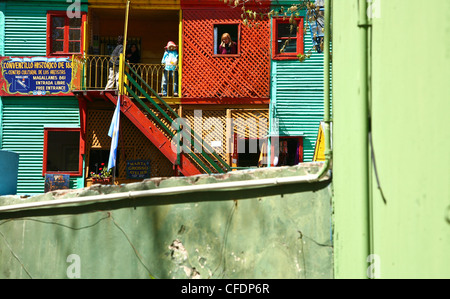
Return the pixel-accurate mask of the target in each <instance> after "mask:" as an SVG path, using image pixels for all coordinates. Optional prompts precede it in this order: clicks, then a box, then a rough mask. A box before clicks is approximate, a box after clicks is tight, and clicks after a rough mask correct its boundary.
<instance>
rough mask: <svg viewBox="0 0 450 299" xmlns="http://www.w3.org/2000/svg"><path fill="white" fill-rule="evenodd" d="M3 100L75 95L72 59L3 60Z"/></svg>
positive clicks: (0, 64) (0, 65) (0, 86)
mask: <svg viewBox="0 0 450 299" xmlns="http://www.w3.org/2000/svg"><path fill="white" fill-rule="evenodd" d="M0 71H1V72H0V74H1V75H0V96H61V95H72V93H71V92H70V82H71V80H72V62H71V60H70V59H69V58H68V57H0Z"/></svg>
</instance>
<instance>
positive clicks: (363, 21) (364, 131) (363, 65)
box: [355, 0, 373, 277]
mask: <svg viewBox="0 0 450 299" xmlns="http://www.w3.org/2000/svg"><path fill="white" fill-rule="evenodd" d="M358 8H359V21H358V27H359V35H358V42H359V49H360V51H361V55H360V61H359V62H358V64H359V68H360V69H359V70H360V73H361V78H360V80H359V82H358V83H359V88H360V91H361V92H360V99H359V106H358V107H356V108H355V110H358V111H359V115H360V130H359V131H358V132H359V133H360V135H359V136H356V138H358V140H359V141H360V142H361V144H362V145H363V146H362V147H361V149H360V150H361V152H360V153H358V158H357V159H359V160H358V161H356V162H357V163H361V179H360V180H359V183H360V184H361V185H362V186H361V188H362V189H361V190H362V192H361V196H362V197H364V198H361V200H362V203H363V205H364V206H363V207H362V208H363V209H365V211H366V215H361V219H362V220H361V225H362V226H363V227H365V228H364V229H365V235H366V241H365V242H364V243H363V244H361V250H362V252H363V254H365V255H366V257H367V258H369V257H370V254H371V252H372V250H373V243H372V237H373V233H372V225H371V218H372V217H371V214H372V210H371V208H372V203H371V197H370V191H369V164H370V161H369V138H368V134H369V85H368V74H369V72H368V70H369V51H368V49H369V28H370V26H371V25H370V23H369V18H368V15H367V9H368V4H367V0H358ZM365 262H369V260H366V261H365ZM367 267H368V264H365V263H363V264H362V268H361V270H363V271H364V270H366V269H367ZM364 272H365V273H364ZM364 272H363V275H364V274H366V275H367V271H364ZM366 277H367V276H366Z"/></svg>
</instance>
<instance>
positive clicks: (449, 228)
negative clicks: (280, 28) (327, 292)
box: [333, 0, 450, 278]
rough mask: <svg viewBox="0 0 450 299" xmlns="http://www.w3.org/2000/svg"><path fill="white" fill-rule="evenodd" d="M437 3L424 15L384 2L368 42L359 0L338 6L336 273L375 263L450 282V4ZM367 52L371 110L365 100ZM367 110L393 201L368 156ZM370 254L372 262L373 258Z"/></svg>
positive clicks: (363, 272)
mask: <svg viewBox="0 0 450 299" xmlns="http://www.w3.org/2000/svg"><path fill="white" fill-rule="evenodd" d="M334 2H335V3H336V2H337V1H334ZM361 2H365V1H361ZM433 5H434V7H436V8H437V9H436V10H434V13H433V17H432V18H424V16H425V15H424V10H425V9H426V7H425V6H426V5H425V4H424V3H423V1H420V0H408V1H406V0H402V1H388V0H379V1H377V2H376V6H374V7H373V8H374V9H378V11H375V14H374V16H375V17H374V18H373V19H372V20H371V22H372V29H369V30H368V32H369V34H371V35H372V37H371V43H370V42H369V46H368V47H367V48H365V47H364V45H363V41H362V39H361V32H362V31H363V27H358V24H363V22H361V20H359V18H358V10H357V9H358V1H356V0H351V1H350V0H349V1H339V5H336V4H335V5H334V11H333V20H334V24H333V33H334V34H333V46H334V47H333V48H334V51H333V71H334V72H333V99H334V103H335V105H334V111H333V119H334V122H333V150H334V154H333V157H334V160H333V187H334V198H333V202H334V212H335V227H334V231H335V235H334V239H335V274H336V277H337V278H348V277H358V278H366V277H367V269H368V267H372V268H370V269H372V270H373V269H375V270H376V271H375V273H377V274H379V276H378V277H380V278H450V260H449V259H448V253H449V252H450V212H449V211H450V201H449V199H450V187H449V182H450V172H449V166H450V158H449V155H448V150H447V149H448V147H449V145H450V138H449V137H450V133H449V131H448V130H447V128H448V124H447V119H448V116H447V114H448V111H449V108H450V103H449V101H448V94H449V93H450V85H449V84H448V78H450V69H449V68H448V66H449V65H450V18H449V17H450V2H448V1H446V0H438V1H435V2H433ZM431 28H432V29H431ZM369 36H370V35H369ZM369 41H370V39H369ZM366 50H367V53H368V55H369V56H368V59H369V60H368V61H369V71H370V70H371V78H372V80H371V81H367V82H368V83H369V87H370V86H371V89H370V90H369V93H368V94H369V102H368V105H367V109H368V110H364V105H362V104H361V99H362V97H361V95H363V94H364V89H363V87H364V84H362V83H361V78H363V79H364V77H365V74H366V72H364V69H362V68H361V67H362V66H363V61H364V60H363V54H364V53H365V51H366ZM369 50H370V51H369ZM368 112H370V113H371V115H372V124H371V127H372V132H373V145H374V146H373V149H374V154H375V162H376V168H377V170H378V177H379V180H380V185H381V188H382V191H383V194H384V197H385V200H386V203H385V202H384V201H383V198H382V197H381V193H380V190H379V189H378V188H377V183H376V178H375V176H374V173H375V172H374V166H373V163H372V162H373V161H372V160H371V159H369V157H370V155H369V149H370V148H369V147H368V145H367V136H368V128H369V126H368V124H367V120H368V114H369V113H368ZM365 161H368V162H369V163H368V164H366V162H365ZM369 254H374V255H376V256H375V260H370V261H369V262H367V260H366V259H367V256H368V255H369Z"/></svg>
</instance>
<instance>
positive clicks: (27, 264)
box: [0, 164, 333, 278]
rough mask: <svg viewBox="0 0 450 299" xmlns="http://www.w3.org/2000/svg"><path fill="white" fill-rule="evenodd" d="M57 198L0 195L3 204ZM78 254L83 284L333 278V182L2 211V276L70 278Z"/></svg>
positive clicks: (261, 174) (177, 181) (181, 181)
mask: <svg viewBox="0 0 450 299" xmlns="http://www.w3.org/2000/svg"><path fill="white" fill-rule="evenodd" d="M318 168H319V166H318V165H317V164H316V165H305V166H302V167H298V166H297V167H291V168H283V169H280V168H279V169H271V170H270V171H269V170H265V171H254V172H248V171H247V172H234V173H232V174H227V175H224V176H201V177H196V178H195V177H190V178H171V179H165V180H161V179H153V180H148V181H146V182H143V183H135V184H129V185H123V186H115V187H112V186H103V187H99V186H98V185H97V186H92V187H91V188H90V189H82V190H72V191H71V193H68V194H66V195H65V197H66V198H75V197H80V198H81V197H82V196H88V195H95V194H111V193H116V192H127V191H137V190H147V189H153V188H167V187H174V186H186V185H201V184H214V183H217V182H232V181H243V180H252V179H262V178H273V177H278V178H279V177H287V176H294V175H295V176H297V175H304V174H305V173H306V171H308V172H311V173H316V172H317V171H318ZM158 186H159V187H158ZM57 198H61V195H59V196H58V194H57V193H53V194H52V193H47V194H45V195H41V196H37V197H31V198H28V199H26V200H23V199H18V198H16V197H0V205H9V204H13V203H17V202H33V201H43V200H52V199H57ZM73 255H76V256H78V257H79V261H80V263H79V265H80V268H79V270H80V271H79V273H80V278H150V275H151V276H154V277H156V278H194V277H200V278H332V277H333V256H332V255H333V248H332V241H331V191H330V183H329V181H322V182H319V183H300V184H293V185H283V186H276V185H272V186H269V187H263V188H244V189H241V188H238V189H234V190H232V189H230V190H228V191H220V192H219V191H209V192H194V193H191V192H187V193H183V194H179V195H159V196H155V197H148V198H138V199H124V200H119V201H111V202H105V203H97V204H88V205H86V204H85V205H82V204H79V205H71V206H69V207H61V206H60V207H54V208H49V209H47V208H46V209H38V210H22V211H19V212H16V213H14V212H13V213H9V214H8V213H0V265H1V267H0V277H1V278H29V277H33V278H67V277H68V276H67V271H68V269H69V273H72V272H71V269H73V267H74V266H75V260H72V259H71V258H72V257H74V256H73ZM68 258H69V260H68ZM194 268H195V269H194Z"/></svg>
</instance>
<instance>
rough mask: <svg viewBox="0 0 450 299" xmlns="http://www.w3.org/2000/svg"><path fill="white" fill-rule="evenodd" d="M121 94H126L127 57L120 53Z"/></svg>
mask: <svg viewBox="0 0 450 299" xmlns="http://www.w3.org/2000/svg"><path fill="white" fill-rule="evenodd" d="M119 57H120V58H119V59H120V60H119V94H121V95H122V94H124V89H125V87H124V82H125V78H124V77H125V56H124V55H123V53H120V56H119Z"/></svg>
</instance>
